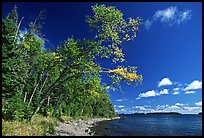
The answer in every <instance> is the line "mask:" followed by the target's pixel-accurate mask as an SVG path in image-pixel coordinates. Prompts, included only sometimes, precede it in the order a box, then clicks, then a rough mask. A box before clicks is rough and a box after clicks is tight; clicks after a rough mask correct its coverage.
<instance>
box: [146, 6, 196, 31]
mask: <svg viewBox="0 0 204 138" xmlns="http://www.w3.org/2000/svg"><path fill="white" fill-rule="evenodd" d="M191 17H192V13H191V10H189V9H186V10H183V11H180V10H179V9H178V8H177V7H168V8H166V9H163V10H158V11H156V12H155V13H154V15H153V17H152V19H151V20H146V21H145V24H144V25H145V28H146V29H149V28H150V27H151V25H152V23H153V22H156V21H160V22H162V23H166V24H168V25H170V26H172V25H174V24H177V25H179V24H181V23H182V22H185V21H188V20H190V19H191Z"/></svg>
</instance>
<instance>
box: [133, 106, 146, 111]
mask: <svg viewBox="0 0 204 138" xmlns="http://www.w3.org/2000/svg"><path fill="white" fill-rule="evenodd" d="M145 107H147V106H134V107H132V108H138V109H140V110H143V111H146V110H148V109H146V108H145Z"/></svg>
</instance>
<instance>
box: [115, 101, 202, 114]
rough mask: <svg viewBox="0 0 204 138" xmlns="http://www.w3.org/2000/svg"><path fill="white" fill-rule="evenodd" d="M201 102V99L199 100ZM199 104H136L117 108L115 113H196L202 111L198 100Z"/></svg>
mask: <svg viewBox="0 0 204 138" xmlns="http://www.w3.org/2000/svg"><path fill="white" fill-rule="evenodd" d="M201 102H202V101H201ZM198 103H199V104H198V105H199V106H189V105H188V104H184V103H179V102H177V103H175V104H172V105H169V104H166V105H157V106H156V107H151V106H149V105H137V106H133V107H132V108H120V109H117V110H116V112H117V113H127V114H128V113H136V112H137V113H150V112H178V113H181V114H198V113H199V112H202V106H201V105H200V104H201V103H200V102H198Z"/></svg>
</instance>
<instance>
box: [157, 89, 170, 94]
mask: <svg viewBox="0 0 204 138" xmlns="http://www.w3.org/2000/svg"><path fill="white" fill-rule="evenodd" d="M159 94H169V92H168V89H164V90H162V91H160V92H159Z"/></svg>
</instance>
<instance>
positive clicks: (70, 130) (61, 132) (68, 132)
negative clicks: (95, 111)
mask: <svg viewBox="0 0 204 138" xmlns="http://www.w3.org/2000/svg"><path fill="white" fill-rule="evenodd" d="M115 119H120V117H113V118H86V119H74V120H69V121H65V122H57V125H56V126H55V127H54V128H55V131H56V132H55V134H53V135H52V136H93V135H94V132H92V131H91V128H92V127H94V125H95V124H96V123H97V122H101V121H108V120H115Z"/></svg>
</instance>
